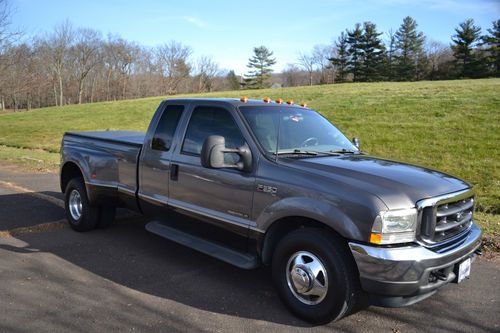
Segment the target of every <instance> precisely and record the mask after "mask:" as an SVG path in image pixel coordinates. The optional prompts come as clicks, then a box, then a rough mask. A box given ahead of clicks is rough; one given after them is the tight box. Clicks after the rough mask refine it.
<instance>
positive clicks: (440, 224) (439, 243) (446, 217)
mask: <svg viewBox="0 0 500 333" xmlns="http://www.w3.org/2000/svg"><path fill="white" fill-rule="evenodd" d="M418 206H419V210H420V235H419V238H420V240H421V241H423V242H424V243H425V244H427V245H428V246H429V247H431V248H436V249H438V248H439V249H442V248H446V249H448V248H450V247H453V245H454V243H459V242H460V240H461V239H462V238H464V236H465V234H466V233H467V232H468V231H469V229H470V226H471V225H472V217H473V212H474V196H473V193H472V191H462V192H460V193H457V194H456V195H447V196H443V197H440V198H439V197H438V198H434V199H426V200H423V201H422V202H421V203H420V205H418Z"/></svg>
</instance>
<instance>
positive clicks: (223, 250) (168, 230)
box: [146, 221, 259, 269]
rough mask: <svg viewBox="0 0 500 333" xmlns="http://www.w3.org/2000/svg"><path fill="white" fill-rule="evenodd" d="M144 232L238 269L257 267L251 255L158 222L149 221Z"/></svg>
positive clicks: (255, 259)
mask: <svg viewBox="0 0 500 333" xmlns="http://www.w3.org/2000/svg"><path fill="white" fill-rule="evenodd" d="M146 230H147V231H149V232H152V233H153V234H156V235H158V236H161V237H163V238H166V239H169V240H171V241H174V242H176V243H179V244H182V245H184V246H187V247H190V248H192V249H194V250H197V251H200V252H202V253H205V254H208V255H209V256H212V257H215V258H217V259H219V260H222V261H225V262H227V263H228V264H231V265H234V266H236V267H239V268H243V269H252V268H256V267H258V266H259V261H258V259H257V257H255V256H253V255H249V254H247V253H243V252H239V251H235V250H233V249H230V248H227V247H224V246H222V245H220V244H216V243H213V242H210V241H208V240H206V239H203V238H200V237H198V236H193V235H191V234H188V233H186V232H183V231H180V230H178V229H175V228H172V227H169V226H166V225H164V224H162V223H160V222H158V221H151V222H149V223H148V224H146Z"/></svg>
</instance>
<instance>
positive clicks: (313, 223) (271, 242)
mask: <svg viewBox="0 0 500 333" xmlns="http://www.w3.org/2000/svg"><path fill="white" fill-rule="evenodd" d="M301 228H317V229H323V230H325V232H328V233H333V234H335V235H336V236H337V237H339V238H341V239H345V238H344V237H342V235H341V234H340V233H338V232H337V231H336V230H335V229H333V228H332V227H331V226H330V225H328V224H326V223H324V222H322V221H319V220H316V219H312V218H310V217H306V216H300V215H295V216H287V217H282V218H280V219H277V220H276V221H274V222H273V223H272V224H271V225H270V227H269V228H268V230H267V232H266V234H265V236H264V240H263V242H262V247H261V251H260V254H261V258H262V263H263V264H264V265H266V266H268V265H270V264H271V261H272V257H273V253H274V250H275V249H276V246H277V245H278V243H279V242H280V241H281V239H283V237H285V236H286V235H287V234H289V233H290V232H292V231H294V230H298V229H301ZM346 244H347V243H346Z"/></svg>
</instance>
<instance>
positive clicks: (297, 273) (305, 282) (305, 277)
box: [291, 267, 312, 293]
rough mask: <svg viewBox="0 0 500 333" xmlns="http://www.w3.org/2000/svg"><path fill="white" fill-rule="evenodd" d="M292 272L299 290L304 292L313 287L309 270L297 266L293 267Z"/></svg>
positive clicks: (294, 283) (295, 285)
mask: <svg viewBox="0 0 500 333" xmlns="http://www.w3.org/2000/svg"><path fill="white" fill-rule="evenodd" d="M291 274H292V282H293V286H294V287H295V289H296V290H297V291H298V292H301V293H304V292H306V291H309V290H310V289H311V287H312V285H311V281H312V278H311V276H310V274H309V273H308V272H307V271H305V270H304V269H303V268H300V267H295V268H294V269H292V272H291Z"/></svg>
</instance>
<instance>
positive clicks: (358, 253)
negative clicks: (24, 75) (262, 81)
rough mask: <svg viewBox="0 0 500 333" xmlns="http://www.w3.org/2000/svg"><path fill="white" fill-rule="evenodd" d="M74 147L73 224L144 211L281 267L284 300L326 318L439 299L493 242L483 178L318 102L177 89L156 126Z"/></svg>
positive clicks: (179, 238)
mask: <svg viewBox="0 0 500 333" xmlns="http://www.w3.org/2000/svg"><path fill="white" fill-rule="evenodd" d="M61 154H62V160H61V174H60V176H61V177H60V179H61V190H62V191H63V192H64V194H65V202H66V214H67V219H68V221H69V224H70V225H71V227H72V228H73V229H75V230H77V231H88V230H91V229H94V228H96V227H106V226H108V225H110V224H111V223H112V222H113V220H114V218H115V211H116V207H126V208H128V209H131V210H134V211H136V212H139V213H142V214H144V215H145V216H148V217H149V219H150V222H149V223H148V224H147V225H146V229H147V230H148V231H150V232H152V233H155V234H157V235H159V236H161V237H164V238H167V239H169V240H172V241H175V242H178V243H180V244H183V245H185V246H189V247H191V248H193V249H196V250H198V251H201V252H203V253H206V254H208V255H211V256H214V257H216V258H218V259H220V260H223V261H225V262H227V263H230V264H233V265H236V266H238V267H241V268H244V269H251V268H255V267H258V266H259V265H271V267H272V277H273V280H274V283H275V285H276V288H277V291H278V294H279V296H280V297H281V299H282V300H283V302H284V304H285V305H286V306H287V307H288V308H289V309H290V310H291V311H292V312H293V313H294V314H295V315H297V316H299V317H301V318H303V319H305V320H307V321H310V322H313V323H326V322H329V321H332V320H337V319H339V318H341V317H343V316H345V315H347V314H349V313H351V312H352V311H353V309H356V308H359V306H358V305H359V304H360V303H363V304H366V301H367V300H369V301H370V304H373V305H379V306H388V307H396V306H404V305H409V304H412V303H415V302H417V301H420V300H422V299H425V298H426V297H428V296H430V295H432V294H433V293H435V292H436V290H437V289H438V288H440V287H442V286H444V285H446V284H448V283H449V282H461V281H462V280H464V279H466V278H468V276H469V274H470V267H471V262H472V260H473V258H474V257H475V255H476V254H478V253H480V249H479V247H480V243H481V231H480V229H479V228H478V227H477V226H476V224H475V223H474V221H473V209H474V193H473V190H472V188H471V186H470V185H469V184H467V183H466V182H464V181H462V180H460V179H457V178H455V177H453V176H450V175H447V174H444V173H442V172H438V171H434V170H430V169H426V168H423V167H419V166H415V165H410V164H405V163H400V162H394V161H390V160H386V159H381V158H375V157H372V156H369V155H367V154H366V153H364V152H362V151H360V149H359V141H358V140H356V139H353V140H352V141H351V140H348V139H347V138H346V137H345V136H344V135H343V134H342V132H340V131H339V130H338V129H337V128H336V127H335V126H334V125H332V124H331V123H330V122H329V121H328V120H327V119H325V118H324V117H322V116H321V115H320V114H319V113H317V112H316V111H314V110H311V109H309V108H308V107H307V106H306V105H296V104H293V102H287V103H283V102H282V101H281V100H277V101H270V99H268V98H266V99H264V100H262V101H259V100H248V99H246V98H242V99H171V100H166V101H163V102H162V103H161V104H160V106H159V108H158V110H157V111H156V113H155V115H154V116H153V119H152V121H151V124H150V125H149V128H148V131H147V132H146V133H145V134H144V133H138V132H124V131H116V132H113V131H106V132H79V133H65V135H64V138H63V141H62V147H61ZM436 158H438V157H437V156H436Z"/></svg>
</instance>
